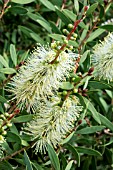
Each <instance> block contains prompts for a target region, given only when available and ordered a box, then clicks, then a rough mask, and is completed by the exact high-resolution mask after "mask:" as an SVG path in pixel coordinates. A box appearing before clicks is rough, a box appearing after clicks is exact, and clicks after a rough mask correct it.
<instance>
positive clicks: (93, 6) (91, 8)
mask: <svg viewBox="0 0 113 170" xmlns="http://www.w3.org/2000/svg"><path fill="white" fill-rule="evenodd" d="M97 6H98V3H94V4H93V5H91V6H90V7H89V9H88V10H87V12H86V15H90V14H91V13H92V12H94V11H95V9H96V8H97Z"/></svg>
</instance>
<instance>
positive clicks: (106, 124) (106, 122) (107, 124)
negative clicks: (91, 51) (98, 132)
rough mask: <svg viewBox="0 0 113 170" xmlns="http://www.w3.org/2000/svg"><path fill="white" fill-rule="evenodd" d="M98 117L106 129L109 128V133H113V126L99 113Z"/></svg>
mask: <svg viewBox="0 0 113 170" xmlns="http://www.w3.org/2000/svg"><path fill="white" fill-rule="evenodd" d="M99 117H100V120H101V123H102V124H103V125H105V126H106V127H107V128H109V129H110V130H111V131H113V124H112V123H111V122H110V121H109V120H108V119H107V118H106V117H105V116H103V115H101V114H100V113H99Z"/></svg>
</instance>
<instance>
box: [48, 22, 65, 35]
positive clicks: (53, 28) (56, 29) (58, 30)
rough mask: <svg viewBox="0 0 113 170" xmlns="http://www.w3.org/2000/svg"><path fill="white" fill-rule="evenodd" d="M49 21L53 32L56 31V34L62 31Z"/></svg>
mask: <svg viewBox="0 0 113 170" xmlns="http://www.w3.org/2000/svg"><path fill="white" fill-rule="evenodd" d="M49 23H50V25H51V28H52V30H53V32H54V33H56V34H61V33H62V32H61V31H60V29H59V28H58V27H57V26H56V24H55V23H54V22H52V21H50V22H49Z"/></svg>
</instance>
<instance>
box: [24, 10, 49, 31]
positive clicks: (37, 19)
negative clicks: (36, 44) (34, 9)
mask: <svg viewBox="0 0 113 170" xmlns="http://www.w3.org/2000/svg"><path fill="white" fill-rule="evenodd" d="M27 15H28V17H29V18H31V19H32V20H34V21H35V22H38V23H39V24H40V25H41V26H42V27H43V28H45V29H46V30H47V31H48V32H50V33H51V27H50V24H49V22H47V21H46V20H45V19H43V17H41V16H40V15H38V14H32V13H30V12H29V13H27Z"/></svg>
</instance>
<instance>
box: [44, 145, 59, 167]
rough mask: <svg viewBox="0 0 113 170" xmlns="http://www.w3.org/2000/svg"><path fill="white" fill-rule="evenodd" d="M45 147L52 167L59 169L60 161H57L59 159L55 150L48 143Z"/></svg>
mask: <svg viewBox="0 0 113 170" xmlns="http://www.w3.org/2000/svg"><path fill="white" fill-rule="evenodd" d="M47 148H48V154H49V158H50V160H51V163H52V165H53V167H54V168H55V170H60V163H59V159H58V156H57V154H56V152H55V150H54V149H53V147H52V146H51V145H49V144H48V146H47Z"/></svg>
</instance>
